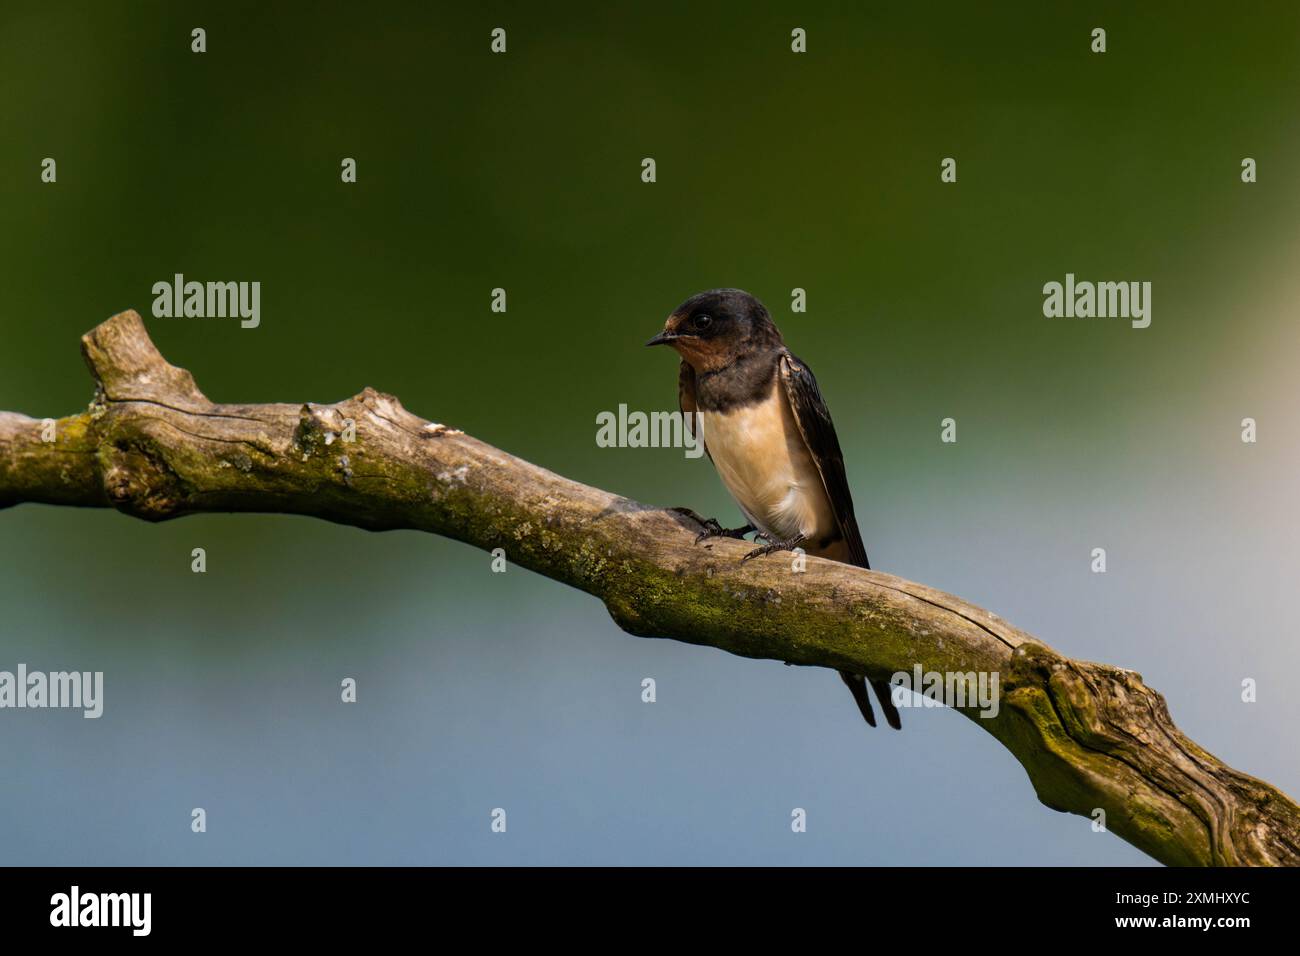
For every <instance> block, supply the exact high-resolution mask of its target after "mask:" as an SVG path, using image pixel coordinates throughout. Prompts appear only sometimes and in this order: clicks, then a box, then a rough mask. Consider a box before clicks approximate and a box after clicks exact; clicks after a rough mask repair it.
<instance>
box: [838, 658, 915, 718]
mask: <svg viewBox="0 0 1300 956" xmlns="http://www.w3.org/2000/svg"><path fill="white" fill-rule="evenodd" d="M840 680H842V681H844V686H846V687H847V688H848V689H849V693H850V694H852V695H853V702H854V703H855V704H857V705H858V710H860V711H861V712H862V719H863V720H865V721H866V722H867V723H868V724H869V725H870V726H872V727H874V726H876V712H875V710H873V709H872V707H871V695H870V694H868V693H867V679H866V678H865V677H863V676H862V675H861V674H851V673H849V672H848V671H840ZM871 687H872V689H873V690H875V692H876V697H877V698H878V699H879V701H880V710H881V712H882V713H884V715H885V722H886V723H888V724H889V726H891V727H893V728H894V729H895V730H902V729H903V722H902V719H901V718H900V717H899V714H898V708H897V707H895V706H894V702H893V700H891V699H890V696H889V694H890V686H889V682H888V681H883V680H873V681H872V682H871Z"/></svg>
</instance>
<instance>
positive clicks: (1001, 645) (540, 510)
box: [0, 312, 1300, 865]
mask: <svg viewBox="0 0 1300 956" xmlns="http://www.w3.org/2000/svg"><path fill="white" fill-rule="evenodd" d="M82 350H83V353H84V355H85V358H86V361H87V364H88V365H89V366H90V370H91V372H92V374H93V375H94V377H95V381H96V383H97V389H96V394H95V398H94V400H93V402H92V403H91V405H90V407H89V409H88V410H86V411H85V412H82V413H80V414H78V415H72V416H68V417H66V418H61V419H58V420H57V422H56V425H55V435H56V440H55V441H53V442H47V441H43V440H42V422H41V421H39V420H36V419H31V418H28V417H26V416H24V415H17V414H14V413H9V412H0V507H5V506H9V505H15V504H18V503H20V502H46V503H50V504H61V505H82V506H90V507H106V506H111V507H115V508H117V509H118V510H120V511H123V512H125V513H127V514H130V515H134V516H136V517H139V518H144V519H146V520H149V521H161V520H166V519H170V518H175V517H179V516H181V515H186V514H192V513H196V512H217V511H231V512H233V511H249V512H287V513H293V514H303V515H313V516H315V517H319V518H325V519H327V520H330V521H336V522H340V523H343V524H349V525H355V526H357V527H361V528H367V529H370V530H376V531H379V530H385V529H393V528H413V529H418V530H421V531H428V532H431V533H433V534H440V535H445V536H447V537H451V538H455V539H457V540H459V541H464V542H467V543H469V544H471V545H474V546H477V547H480V548H483V549H485V550H491V549H493V548H497V547H501V548H504V549H505V551H506V553H507V554H508V556H509V559H510V561H511V562H512V563H514V564H518V565H521V566H523V567H526V568H530V569H531V570H533V571H536V572H537V573H539V574H543V575H546V576H547V577H550V578H554V579H555V580H557V581H561V582H563V583H565V584H569V585H571V586H573V587H576V588H580V589H581V590H583V591H586V592H587V593H589V594H592V595H594V596H596V597H598V598H599V599H600V600H602V601H603V602H604V603H605V605H606V607H607V608H608V609H609V612H610V614H611V615H612V617H613V618H614V621H615V622H616V623H617V624H618V625H619V627H621V628H622V629H623V630H625V631H627V632H629V633H631V634H636V635H641V636H646V637H652V636H653V637H664V638H671V639H674V640H679V641H686V642H688V643H692V644H705V645H710V646H713V647H718V648H721V649H723V650H726V651H730V652H731V653H733V654H739V655H742V656H745V657H756V658H771V659H774V660H781V661H788V662H790V663H794V664H803V665H813V666H819V667H829V668H836V669H841V670H851V671H855V672H858V673H863V674H867V675H869V676H872V677H879V678H886V679H888V678H889V677H890V675H892V674H894V673H896V672H899V671H905V672H910V671H911V670H912V668H913V665H914V664H916V663H918V662H919V663H920V664H921V665H922V666H923V668H924V670H926V671H940V672H971V671H974V672H985V673H996V674H998V675H999V677H1000V682H1001V690H1002V698H1001V706H1000V710H999V712H998V714H997V716H996V717H992V718H985V717H981V716H979V714H978V713H977V710H976V708H975V707H974V706H971V707H966V708H964V709H962V711H961V712H962V713H963V714H964V715H965V716H967V717H969V718H970V719H971V720H972V721H973V722H974V723H975V724H977V725H979V726H980V727H982V728H983V729H985V730H987V731H988V732H989V733H991V734H993V735H994V736H995V737H996V738H997V739H998V740H999V741H1000V742H1001V743H1002V744H1003V745H1005V746H1006V747H1007V749H1009V750H1010V751H1011V752H1012V753H1013V754H1014V755H1015V756H1016V758H1017V759H1019V761H1020V762H1021V764H1022V765H1023V766H1024V767H1025V769H1026V771H1027V772H1028V774H1029V778H1030V780H1031V781H1032V783H1033V786H1034V788H1035V790H1036V792H1037V794H1038V796H1039V799H1040V800H1042V802H1043V803H1045V804H1046V805H1048V806H1049V807H1053V808H1055V809H1058V810H1062V811H1068V812H1071V813H1077V814H1082V815H1085V816H1091V815H1092V813H1093V811H1094V810H1095V809H1098V808H1100V809H1102V810H1104V811H1105V812H1106V823H1107V826H1108V828H1109V829H1110V830H1111V831H1113V832H1114V833H1116V834H1118V835H1119V836H1121V837H1123V838H1124V839H1125V840H1127V841H1129V842H1130V843H1132V844H1133V845H1134V846H1136V847H1138V848H1139V849H1141V850H1143V851H1145V852H1147V853H1149V854H1150V855H1151V856H1153V857H1155V858H1156V859H1157V860H1161V861H1163V862H1165V863H1170V864H1213V865H1268V864H1285V865H1297V864H1300V808H1298V807H1297V806H1296V804H1295V803H1294V802H1293V801H1292V800H1291V799H1290V798H1288V797H1287V796H1286V795H1285V794H1283V793H1282V792H1281V791H1279V790H1277V789H1276V788H1274V787H1272V786H1270V785H1268V784H1266V783H1264V782H1262V781H1260V780H1256V779H1254V778H1252V777H1249V776H1246V775H1245V774H1242V773H1239V772H1237V771H1235V770H1233V769H1231V768H1230V767H1228V766H1226V765H1225V764H1223V763H1222V762H1221V761H1219V760H1218V759H1216V758H1215V757H1213V756H1211V755H1210V754H1208V753H1206V752H1205V751H1204V750H1202V749H1201V748H1200V747H1198V746H1197V745H1196V744H1195V743H1193V742H1192V741H1191V740H1189V739H1188V738H1187V737H1185V736H1184V735H1183V734H1182V733H1181V732H1180V731H1179V730H1178V728H1177V727H1176V726H1174V723H1173V721H1172V720H1171V719H1170V716H1169V712H1168V709H1167V707H1166V705H1165V701H1164V699H1163V698H1162V697H1161V696H1160V695H1159V694H1158V693H1156V692H1155V691H1153V690H1151V689H1150V688H1148V687H1146V686H1145V685H1144V684H1143V683H1142V679H1141V677H1140V676H1139V675H1138V674H1136V673H1134V672H1132V671H1125V670H1120V669H1118V668H1115V667H1110V666H1107V665H1104V664H1093V663H1087V662H1084V661H1076V660H1072V659H1070V658H1067V657H1064V656H1062V655H1061V654H1058V653H1057V652H1056V651H1054V650H1052V649H1051V648H1049V647H1047V646H1046V645H1044V644H1042V643H1041V642H1038V641H1036V640H1034V639H1033V638H1031V637H1030V636H1029V635H1027V634H1025V633H1023V632H1022V631H1019V630H1017V629H1016V628H1014V627H1012V626H1011V625H1009V624H1008V623H1006V622H1005V621H1003V620H1002V619H1001V618H999V617H997V616H996V615H994V614H990V613H989V612H988V611H985V610H982V609H980V608H977V607H974V606H973V605H970V604H967V603H966V602H964V601H962V600H960V599H959V598H956V597H953V596H952V595H949V594H944V593H943V592H940V591H936V590H934V589H932V588H928V587H926V586H925V585H922V584H916V583H914V582H911V581H905V580H903V579H901V578H897V577H894V576H892V575H889V574H883V573H881V572H878V571H866V570H862V569H859V568H854V567H849V566H847V565H842V564H836V563H834V562H830V561H824V560H821V559H817V558H808V559H807V565H806V571H805V572H804V573H792V570H791V564H790V561H789V559H788V556H784V557H783V556H773V557H771V558H765V559H761V560H756V561H751V562H748V563H745V564H742V563H741V562H740V558H741V557H742V556H743V555H744V554H745V553H746V551H747V550H748V549H749V547H750V546H749V545H747V544H744V543H741V542H736V541H731V540H725V539H722V540H716V541H713V542H710V543H709V544H708V545H707V546H706V545H699V546H697V545H695V544H694V534H695V532H696V530H697V528H696V527H695V526H694V524H693V522H692V521H691V520H690V519H688V518H686V517H684V516H682V515H680V514H677V513H674V512H672V511H670V510H666V509H664V508H659V507H651V506H649V505H643V504H639V503H637V502H635V501H631V500H629V499H627V498H622V497H619V496H618V495H614V494H611V493H610V492H607V491H601V490H599V489H597V488H591V487H589V486H586V485H582V484H579V483H578V482H575V481H570V480H568V479H567V478H563V477H561V476H560V475H557V474H555V473H553V472H550V471H547V470H546V469H543V468H539V467H537V466H536V465H532V464H529V463H528V462H526V461H522V460H521V459H518V458H515V457H513V456H511V455H508V454H506V453H505V452H502V451H499V450H498V449H496V448H493V447H492V446H490V445H487V444H484V443H483V442H481V441H478V440H477V439H475V438H472V437H470V436H469V435H466V434H464V433H462V432H460V431H457V430H456V429H453V428H448V427H445V426H443V425H439V424H434V423H431V422H427V421H425V420H423V419H421V418H418V417H417V416H415V415H413V414H411V413H410V412H408V411H406V409H404V408H403V407H402V406H401V403H400V402H398V401H397V399H395V398H393V397H391V396H389V395H384V394H382V393H379V392H376V391H374V390H372V389H365V390H364V391H362V392H361V393H360V394H359V395H357V396H355V397H353V398H349V399H346V400H344V401H342V402H338V403H336V404H332V405H314V404H306V405H301V406H300V405H282V404H276V405H217V404H214V403H212V402H210V401H209V400H208V399H207V397H205V396H204V395H203V393H202V392H201V391H200V390H199V389H198V387H197V386H196V385H195V383H194V379H193V378H192V377H191V375H190V374H189V372H186V371H185V370H183V369H179V368H176V367H174V366H172V365H170V364H168V363H167V362H166V361H165V360H164V359H163V357H162V356H161V355H160V354H159V353H158V351H157V350H156V349H155V348H154V346H153V343H152V342H151V341H150V339H149V336H148V333H147V332H146V331H145V328H144V324H143V322H141V320H140V317H139V316H138V315H137V314H136V313H135V312H124V313H121V314H120V315H116V316H113V317H112V318H111V319H109V320H108V321H106V322H104V323H103V324H101V325H100V326H98V327H97V328H96V329H94V330H93V331H91V332H90V333H88V334H87V335H86V336H84V337H83V339H82ZM349 422H351V423H353V425H354V426H355V437H354V439H353V440H348V439H349V438H352V437H353V436H352V434H351V429H350V428H349ZM846 719H848V718H847V717H846Z"/></svg>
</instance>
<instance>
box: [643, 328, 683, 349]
mask: <svg viewBox="0 0 1300 956" xmlns="http://www.w3.org/2000/svg"><path fill="white" fill-rule="evenodd" d="M675 338H677V333H676V332H669V331H667V330H665V331H663V332H660V333H659V334H658V335H656V336H655V337H654V338H652V339H651V340H650V341H649V342H647V343H646V346H647V347H648V346H651V345H669V344H670V343H671V342H672V340H673V339H675Z"/></svg>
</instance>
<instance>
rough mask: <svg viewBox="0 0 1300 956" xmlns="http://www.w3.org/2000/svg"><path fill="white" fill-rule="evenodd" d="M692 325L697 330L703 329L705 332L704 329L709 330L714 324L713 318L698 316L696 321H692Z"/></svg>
mask: <svg viewBox="0 0 1300 956" xmlns="http://www.w3.org/2000/svg"><path fill="white" fill-rule="evenodd" d="M691 323H692V324H693V325H694V326H695V327H696V328H697V329H701V330H703V329H707V328H708V327H709V326H710V325H712V324H713V316H711V315H697V316H696V317H695V318H694V319H692V320H691Z"/></svg>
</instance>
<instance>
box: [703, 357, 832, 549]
mask: <svg viewBox="0 0 1300 956" xmlns="http://www.w3.org/2000/svg"><path fill="white" fill-rule="evenodd" d="M702 424H703V426H704V442H705V444H706V445H707V447H708V449H709V455H710V456H711V457H712V458H713V464H714V465H715V466H716V467H717V469H718V475H719V477H721V478H722V483H723V484H724V485H726V486H727V490H728V491H729V492H731V497H733V498H734V499H736V504H738V505H739V506H740V510H741V511H743V512H744V513H745V517H747V518H748V519H749V521H750V523H752V524H753V525H754V526H755V527H756V528H758V529H759V530H760V531H762V532H764V533H765V534H767V535H770V536H772V537H774V538H777V539H779V540H788V539H790V538H794V537H797V536H798V535H801V534H802V535H806V536H807V537H808V538H810V539H814V540H815V539H818V538H820V537H822V536H824V535H826V534H829V533H830V532H831V530H832V529H833V528H834V521H835V519H834V514H833V512H832V511H831V507H830V501H829V499H828V498H827V497H826V491H825V488H824V487H823V485H822V481H821V475H820V474H819V473H818V471H817V467H816V465H815V464H814V463H813V460H812V456H811V455H810V454H809V453H808V448H807V446H806V445H805V444H804V441H803V436H801V435H800V434H799V427H798V425H797V424H796V423H795V420H794V413H793V412H791V411H790V406H789V404H788V403H787V401H786V398H785V392H784V390H783V389H782V388H781V383H780V381H779V380H778V381H776V382H774V383H773V390H772V394H771V396H770V397H769V398H768V399H767V400H766V401H763V402H761V403H759V404H756V405H750V406H748V407H745V408H737V409H732V410H731V411H728V412H704V413H703V414H702Z"/></svg>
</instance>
